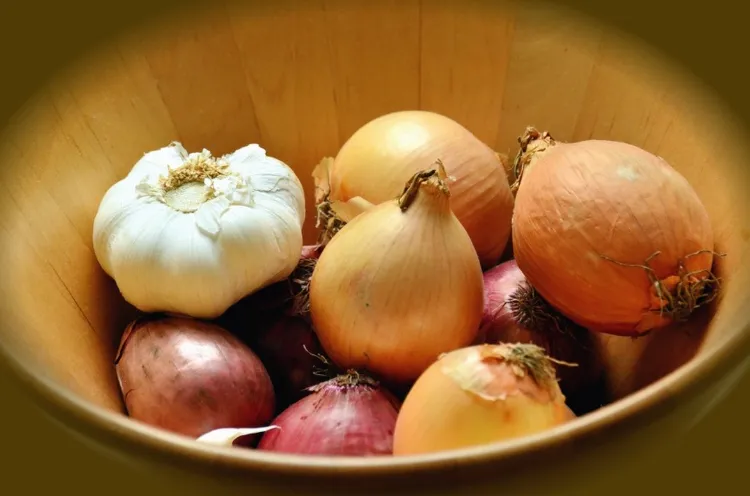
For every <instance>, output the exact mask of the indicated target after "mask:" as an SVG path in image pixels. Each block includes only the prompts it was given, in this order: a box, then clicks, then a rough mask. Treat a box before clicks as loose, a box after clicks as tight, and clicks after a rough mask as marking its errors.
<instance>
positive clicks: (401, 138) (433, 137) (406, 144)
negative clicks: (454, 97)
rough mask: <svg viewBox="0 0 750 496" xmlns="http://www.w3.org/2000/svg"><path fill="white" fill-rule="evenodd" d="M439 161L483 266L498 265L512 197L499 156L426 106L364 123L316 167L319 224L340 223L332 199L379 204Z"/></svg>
mask: <svg viewBox="0 0 750 496" xmlns="http://www.w3.org/2000/svg"><path fill="white" fill-rule="evenodd" d="M436 160H442V161H443V162H444V163H445V164H446V170H447V173H448V175H450V176H451V177H454V178H455V181H454V182H453V183H452V184H451V208H452V210H453V212H454V214H455V215H456V217H457V218H458V220H459V221H460V222H461V224H462V225H463V227H464V228H465V229H466V231H467V232H468V234H469V237H470V238H471V241H472V243H473V245H474V247H475V250H476V252H477V254H478V256H479V259H480V262H481V263H482V266H483V267H491V266H492V265H495V264H496V263H497V262H498V261H499V259H500V257H501V255H502V254H503V251H504V249H505V247H506V245H507V244H508V240H509V238H510V228H511V225H510V222H511V214H512V209H513V195H512V194H511V191H510V187H509V184H508V178H507V176H506V173H505V169H504V168H503V163H502V161H501V159H500V156H498V154H496V153H495V152H494V151H493V150H492V149H490V148H489V147H488V146H487V145H486V144H485V143H483V142H482V141H480V140H479V139H478V138H477V137H476V136H474V135H473V134H472V133H471V132H470V131H469V130H468V129H466V128H465V127H464V126H462V125H461V124H459V123H458V122H456V121H454V120H453V119H450V118H449V117H447V116H444V115H441V114H437V113H434V112H429V111H422V110H412V111H399V112H393V113H390V114H386V115H383V116H380V117H378V118H376V119H373V120H371V121H369V122H367V123H365V124H364V125H363V126H362V127H360V128H359V129H358V130H357V131H356V132H354V133H353V134H352V136H350V137H349V139H348V140H347V141H346V142H345V143H344V145H343V146H342V147H341V149H340V150H339V152H338V154H337V155H336V157H335V158H333V159H331V158H326V159H324V160H322V161H321V163H320V164H319V165H318V167H317V168H316V169H315V171H314V172H313V177H314V179H315V187H316V203H317V206H318V212H319V219H318V220H319V225H321V226H322V227H323V228H324V232H325V231H329V235H328V236H327V238H326V239H329V238H330V234H332V233H330V231H333V232H334V233H335V230H336V229H338V228H339V227H340V225H341V224H342V222H336V218H335V216H334V215H332V213H331V212H330V210H329V209H328V208H327V202H329V201H344V202H346V201H348V200H350V199H352V198H354V197H361V198H362V199H364V200H366V201H367V202H370V203H372V204H374V205H377V204H379V203H382V202H386V201H390V200H391V199H393V198H395V197H396V196H398V195H399V194H400V193H401V190H402V187H403V184H404V183H405V182H406V181H407V180H409V178H411V177H412V176H413V175H414V174H416V173H417V172H419V171H420V170H422V169H423V168H424V164H426V163H434V162H435V161H436Z"/></svg>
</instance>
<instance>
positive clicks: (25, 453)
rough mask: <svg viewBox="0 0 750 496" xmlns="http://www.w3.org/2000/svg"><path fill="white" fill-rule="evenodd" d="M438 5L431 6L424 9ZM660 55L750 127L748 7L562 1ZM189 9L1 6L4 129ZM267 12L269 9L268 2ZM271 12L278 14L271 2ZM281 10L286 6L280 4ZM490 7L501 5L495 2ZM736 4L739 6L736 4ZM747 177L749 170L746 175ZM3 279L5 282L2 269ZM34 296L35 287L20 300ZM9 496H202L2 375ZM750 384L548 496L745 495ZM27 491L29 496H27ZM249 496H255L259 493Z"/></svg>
mask: <svg viewBox="0 0 750 496" xmlns="http://www.w3.org/2000/svg"><path fill="white" fill-rule="evenodd" d="M424 1H429V0H424ZM556 1H557V2H559V3H563V4H566V5H569V6H572V7H575V8H579V9H582V10H583V11H584V12H585V13H587V14H589V15H592V16H594V17H598V18H599V19H601V20H604V21H606V22H612V23H614V24H616V25H618V27H620V28H623V29H625V30H627V31H629V32H631V33H633V34H636V35H638V36H640V37H642V38H644V39H645V40H646V41H648V42H650V43H652V44H655V45H656V46H657V47H658V48H660V49H662V51H663V52H664V53H665V54H667V55H668V56H670V57H672V58H674V59H677V60H678V61H679V62H681V63H683V64H685V65H686V66H688V68H689V69H690V70H692V71H693V72H694V73H695V74H696V75H697V76H698V77H700V78H701V79H703V80H704V81H705V82H707V83H708V84H709V85H710V86H712V87H713V88H714V89H715V90H716V91H717V92H718V93H719V94H720V95H721V96H722V97H723V98H724V100H725V102H726V104H727V105H728V106H730V108H732V109H733V110H734V111H735V112H736V113H737V114H739V116H740V117H741V118H742V119H743V120H744V121H745V122H748V121H750V95H749V93H750V92H748V88H750V76H748V71H747V67H746V63H745V62H744V61H745V60H746V58H747V55H746V51H745V50H744V49H743V47H749V46H750V30H748V29H747V27H745V26H744V19H745V18H746V16H745V14H744V13H742V12H741V11H740V9H743V7H740V5H741V4H740V3H739V2H736V3H735V2H734V0H712V1H710V2H704V3H696V4H695V5H696V6H695V7H687V6H685V5H686V4H685V3H682V2H676V1H674V0H629V1H628V2H603V1H601V0H600V1H598V2H594V1H588V0H556ZM187 3H188V2H185V1H182V2H176V1H173V0H128V1H127V2H94V1H92V0H66V1H62V2H59V1H58V2H55V3H53V2H52V1H30V0H23V1H20V2H13V5H8V4H7V3H5V2H4V3H3V6H0V20H2V29H0V63H2V78H0V80H1V82H0V85H1V86H2V92H1V93H0V126H2V125H3V124H4V123H5V122H6V121H7V119H8V117H9V115H11V114H12V113H13V112H14V111H15V110H16V108H17V107H18V106H20V105H21V104H22V103H23V101H24V100H25V99H26V98H28V97H29V96H31V94H32V93H33V92H34V90H35V88H36V86H37V85H38V84H40V83H41V82H42V81H43V80H44V79H45V78H47V77H49V76H50V75H51V74H52V73H53V72H54V71H55V70H56V69H57V68H59V67H61V66H63V65H65V64H66V63H67V61H68V60H70V58H71V57H74V56H75V55H76V53H77V52H79V51H80V50H83V49H85V48H86V47H90V46H93V45H94V44H96V43H97V42H98V41H99V40H101V39H102V38H103V37H107V36H109V35H111V34H114V33H116V32H117V30H121V29H125V28H126V27H127V24H128V23H132V22H137V21H139V20H140V19H142V18H143V16H147V15H153V14H155V13H157V11H158V12H160V13H164V12H166V13H168V12H169V9H185V8H186V5H187ZM256 3H261V2H256ZM262 3H269V2H262ZM275 3H277V4H278V3H279V2H275ZM488 3H489V2H488ZM733 3H734V4H735V5H734V6H732V4H733ZM737 166H738V167H747V165H746V164H737ZM0 277H2V270H1V269H0ZM18 290H19V291H23V287H19V288H18ZM0 392H1V393H2V400H1V406H0V432H2V438H0V453H2V455H3V461H4V465H3V466H2V469H0V474H2V478H0V493H2V494H23V493H26V492H28V494H49V493H50V492H57V491H59V490H60V489H63V490H65V489H67V490H74V491H76V493H77V494H102V495H110V494H111V495H118V494H132V493H134V492H139V493H142V494H147V495H148V494H162V493H163V492H164V491H165V490H170V491H177V492H178V493H180V494H182V495H189V494H199V493H198V492H195V488H191V487H190V486H189V484H188V483H187V482H186V483H185V484H184V485H185V486H186V487H180V485H175V484H172V485H170V486H167V484H166V482H165V481H162V480H159V479H153V478H151V479H146V478H145V477H144V476H143V475H139V474H138V473H137V472H136V471H135V469H133V468H131V467H129V466H126V465H123V464H122V463H121V462H119V461H117V460H114V459H112V458H110V457H109V456H108V455H104V454H101V453H99V452H97V451H95V450H94V449H93V448H91V447H89V446H88V445H86V444H84V443H82V442H81V441H80V440H79V439H77V438H76V437H74V436H73V435H71V434H69V433H67V432H65V431H64V429H63V428H62V427H61V426H58V425H56V424H54V423H53V422H52V421H51V420H49V419H48V417H46V416H45V415H44V413H43V412H41V411H40V410H39V409H38V408H37V407H35V406H33V405H32V404H31V403H30V402H29V400H28V399H27V398H26V397H25V394H24V393H23V390H22V386H21V385H20V383H19V382H18V380H17V379H16V378H15V377H12V376H10V375H9V372H8V371H7V370H6V368H5V367H4V366H2V367H1V368H0ZM749 398H750V376H747V377H745V378H744V380H743V381H742V383H741V384H740V385H739V387H738V388H737V389H736V390H734V391H733V392H732V393H731V394H730V395H729V397H727V398H726V399H725V400H724V401H722V402H721V403H720V404H719V405H717V406H716V407H715V409H714V410H713V411H712V412H711V413H710V414H709V415H708V416H707V417H705V419H704V420H703V422H702V423H701V424H699V425H698V426H697V427H695V428H694V429H693V430H692V431H691V432H690V435H688V436H686V437H684V438H683V439H681V440H678V441H676V442H675V444H674V445H672V446H664V447H663V450H660V451H659V454H658V456H656V454H655V453H651V454H650V456H648V455H649V454H642V453H635V452H634V453H632V454H628V455H629V458H630V459H631V460H632V463H631V464H628V465H626V466H616V467H615V466H613V467H611V469H610V470H608V471H606V472H596V473H582V474H580V477H578V480H579V481H580V482H579V485H577V486H576V487H566V488H554V489H553V488H550V491H549V492H548V493H546V494H613V495H614V494H633V493H639V494H645V495H648V494H659V493H662V492H663V491H670V492H671V491H674V492H675V493H682V494H701V493H709V494H711V493H721V492H723V491H727V492H728V493H730V494H740V493H742V492H743V491H746V490H742V487H743V486H744V485H745V483H746V482H745V481H746V479H747V468H746V467H747V464H746V462H744V461H743V460H744V457H745V456H746V448H747V446H750V429H749V428H748V425H747V424H746V422H747V421H748V419H750V406H748V399H749ZM22 491H23V493H22ZM248 494H253V491H252V489H251V488H248Z"/></svg>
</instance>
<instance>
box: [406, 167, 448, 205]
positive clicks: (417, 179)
mask: <svg viewBox="0 0 750 496" xmlns="http://www.w3.org/2000/svg"><path fill="white" fill-rule="evenodd" d="M436 165H437V167H436V168H432V169H427V170H423V171H420V172H417V173H416V174H414V175H413V176H412V177H411V179H409V181H408V182H407V183H406V186H405V187H404V191H403V193H401V196H399V198H398V200H397V201H398V206H399V208H400V209H401V211H402V212H408V211H411V210H414V209H422V208H426V209H429V210H433V211H436V212H441V213H444V212H449V211H450V189H449V188H448V184H447V181H448V175H447V173H446V171H445V167H444V166H443V163H442V161H440V160H438V161H437V163H436Z"/></svg>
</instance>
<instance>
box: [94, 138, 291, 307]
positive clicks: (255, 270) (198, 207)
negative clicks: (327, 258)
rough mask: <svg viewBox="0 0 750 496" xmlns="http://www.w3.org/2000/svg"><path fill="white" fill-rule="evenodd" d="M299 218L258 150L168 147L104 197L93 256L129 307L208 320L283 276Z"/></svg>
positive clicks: (272, 163)
mask: <svg viewBox="0 0 750 496" xmlns="http://www.w3.org/2000/svg"><path fill="white" fill-rule="evenodd" d="M304 220H305V201H304V192H303V188H302V184H301V183H300V181H299V179H298V178H297V176H296V175H295V174H294V172H293V171H292V169H291V168H290V167H288V166H287V165H286V164H284V163H283V162H281V161H280V160H278V159H276V158H273V157H270V156H268V155H266V152H265V150H264V149H263V148H261V147H260V146H259V145H257V144H251V145H248V146H245V147H242V148H240V149H238V150H237V151H235V152H233V153H231V154H228V155H225V156H222V157H213V156H212V155H211V152H209V151H208V150H205V149H204V150H203V151H202V152H199V153H188V152H187V150H186V149H185V148H184V147H183V146H182V145H181V144H180V143H178V142H174V143H171V144H170V145H168V146H166V147H163V148H161V149H158V150H154V151H151V152H148V153H146V154H145V155H144V156H143V157H142V158H141V159H140V160H139V161H138V162H137V163H136V164H135V165H134V166H133V168H132V169H131V171H130V172H129V173H128V175H127V176H126V177H125V178H123V179H121V180H120V181H118V182H117V183H115V184H114V185H113V186H112V187H110V188H109V190H108V191H107V192H106V193H105V195H104V197H103V198H102V201H101V203H100V205H99V209H98V211H97V214H96V217H95V219H94V228H93V244H94V252H95V255H96V257H97V260H98V262H99V264H100V265H101V267H102V269H103V270H104V271H105V272H106V273H107V274H108V275H109V276H110V277H112V278H113V279H114V280H115V282H116V284H117V287H118V289H119V290H120V292H121V293H122V296H123V298H124V299H125V300H127V301H128V303H130V304H131V305H133V306H135V307H136V308H138V309H139V310H141V311H143V312H168V313H173V314H182V315H187V316H191V317H195V318H209V319H210V318H215V317H218V316H219V315H221V314H222V313H223V312H224V311H226V310H227V309H228V308H229V307H230V306H231V305H232V304H234V303H235V302H237V301H239V300H240V299H242V298H243V297H245V296H247V295H249V294H251V293H254V292H255V291H257V290H259V289H262V288H263V287H265V286H268V285H270V284H272V283H274V282H278V281H280V280H282V279H284V278H286V277H288V276H289V274H291V273H292V271H293V270H294V268H295V267H296V265H297V262H298V261H299V257H300V253H301V251H302V225H303V223H304Z"/></svg>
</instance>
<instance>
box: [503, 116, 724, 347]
mask: <svg viewBox="0 0 750 496" xmlns="http://www.w3.org/2000/svg"><path fill="white" fill-rule="evenodd" d="M519 141H520V143H521V151H520V153H519V156H518V160H517V165H518V167H519V169H518V171H519V173H520V176H519V180H518V181H517V183H518V184H519V186H518V191H517V194H516V202H515V208H514V211H513V234H512V239H513V252H514V256H515V259H516V261H517V262H518V266H519V267H520V268H521V270H522V271H523V273H524V274H525V275H526V277H527V278H528V279H529V282H530V283H531V284H532V285H533V286H534V287H535V288H536V290H537V291H539V293H540V294H541V295H542V296H544V298H545V299H546V300H547V301H549V302H550V304H551V305H553V306H554V307H555V308H557V309H558V310H559V311H560V312H561V313H563V314H564V315H566V316H567V317H568V318H570V319H571V320H573V321H575V322H577V323H578V324H580V325H582V326H584V327H586V328H588V329H591V330H595V331H599V332H606V333H610V334H619V335H630V336H634V335H641V334H644V333H647V332H649V331H652V330H655V329H659V328H662V327H665V326H666V325H668V324H670V323H672V322H675V321H684V320H687V319H689V318H690V316H691V314H692V313H693V311H694V310H695V309H696V308H698V307H699V306H702V305H705V304H706V303H708V302H709V301H711V300H712V299H714V298H715V297H716V296H717V295H718V288H719V285H718V282H719V281H718V279H717V278H716V277H715V276H714V274H713V273H712V267H713V262H714V255H715V253H714V251H713V250H714V234H713V230H712V226H711V219H710V217H709V215H708V212H707V211H706V208H705V206H704V205H703V203H702V202H701V199H700V197H699V196H698V195H697V194H696V192H695V190H694V189H693V188H692V186H691V185H690V183H689V182H688V181H687V180H686V179H685V178H684V177H683V176H682V175H680V173H679V172H677V171H676V170H675V169H674V168H672V167H671V166H670V165H669V164H668V163H667V162H666V161H664V160H663V159H662V158H660V157H657V156H656V155H653V154H651V153H649V152H647V151H646V150H643V149H641V148H638V147H636V146H634V145H630V144H627V143H621V142H617V141H605V140H586V141H580V142H577V143H561V142H557V141H555V140H554V139H553V138H552V137H551V136H550V135H549V134H548V133H540V132H538V131H537V130H536V129H533V128H529V129H527V130H526V133H525V134H524V136H522V137H521V138H520V140H519Z"/></svg>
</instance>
